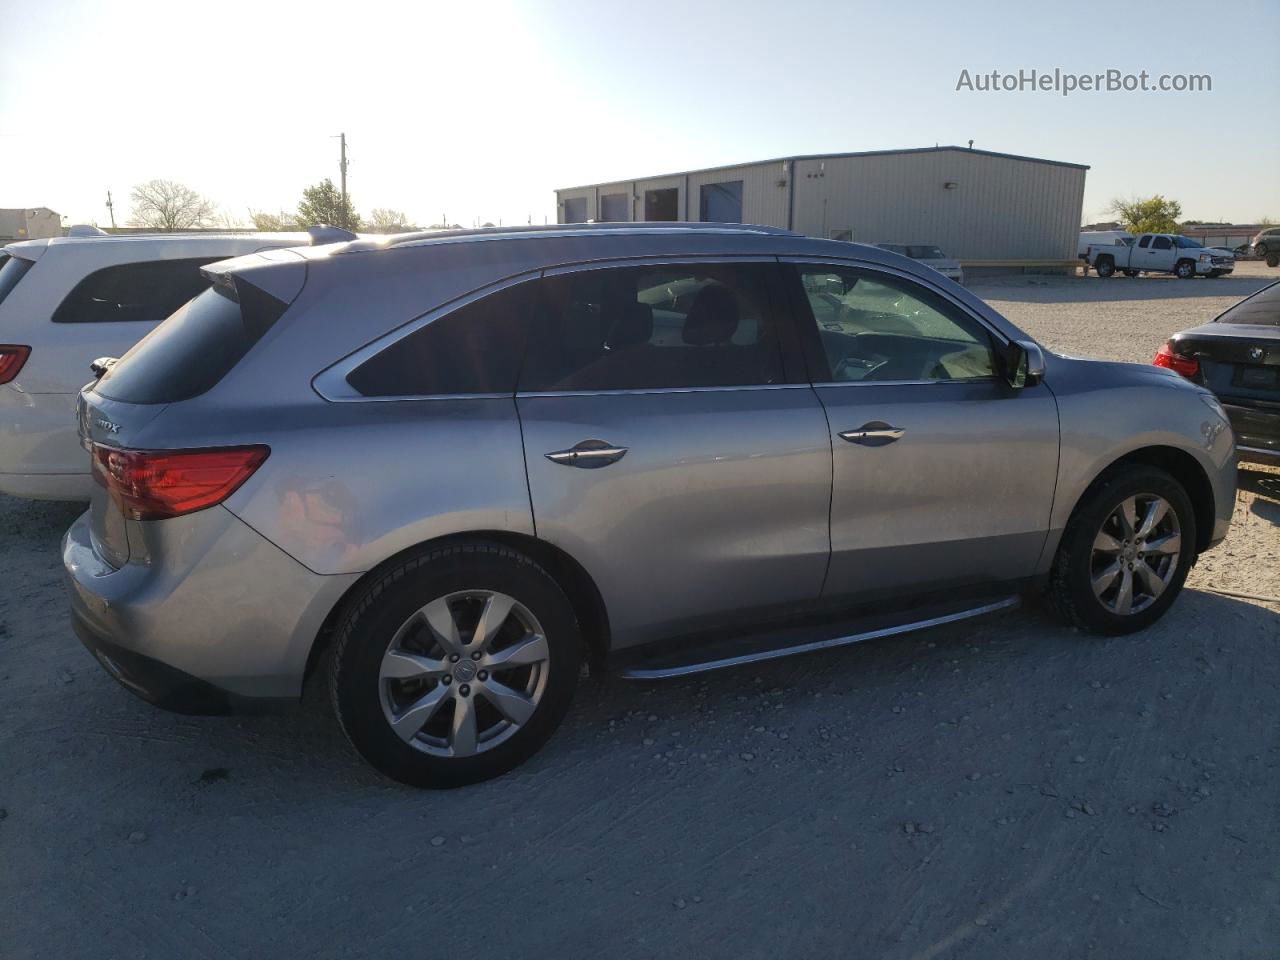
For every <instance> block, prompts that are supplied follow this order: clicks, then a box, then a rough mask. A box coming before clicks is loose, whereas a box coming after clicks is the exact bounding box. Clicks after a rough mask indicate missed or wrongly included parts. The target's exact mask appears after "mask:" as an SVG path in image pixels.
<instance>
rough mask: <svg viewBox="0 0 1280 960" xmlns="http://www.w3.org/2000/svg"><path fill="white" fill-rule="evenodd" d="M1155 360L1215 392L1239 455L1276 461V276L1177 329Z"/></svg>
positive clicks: (1279, 356)
mask: <svg viewBox="0 0 1280 960" xmlns="http://www.w3.org/2000/svg"><path fill="white" fill-rule="evenodd" d="M1154 362H1155V364H1156V366H1158V367H1168V368H1169V369H1170V370H1173V371H1175V372H1177V373H1180V374H1182V375H1183V376H1184V377H1186V378H1187V379H1189V380H1192V381H1194V382H1195V383H1198V384H1200V385H1201V386H1204V387H1207V388H1208V389H1210V390H1212V391H1213V392H1214V393H1215V394H1216V395H1217V397H1218V399H1219V400H1220V401H1221V403H1222V406H1223V407H1224V408H1226V411H1227V416H1228V417H1230V418H1231V428H1232V429H1233V430H1234V431H1235V434H1236V452H1237V454H1239V457H1240V459H1241V460H1246V461H1251V462H1253V463H1273V464H1280V281H1277V282H1275V283H1273V284H1271V285H1270V286H1267V287H1263V288H1262V289H1261V290H1259V291H1258V292H1257V293H1255V294H1254V295H1253V296H1251V297H1246V298H1245V299H1243V300H1241V301H1240V302H1239V303H1237V304H1236V305H1235V306H1233V307H1231V308H1230V309H1228V310H1227V311H1226V312H1225V313H1223V314H1222V315H1221V316H1219V317H1217V318H1216V319H1214V320H1213V321H1212V322H1211V323H1206V324H1203V325H1201V326H1199V327H1192V328H1191V329H1190V330H1183V331H1182V332H1181V333H1175V334H1174V335H1173V336H1172V337H1171V338H1169V341H1168V342H1167V343H1166V344H1165V345H1164V346H1163V347H1161V348H1160V350H1159V352H1158V353H1157V354H1156V358H1155V361H1154Z"/></svg>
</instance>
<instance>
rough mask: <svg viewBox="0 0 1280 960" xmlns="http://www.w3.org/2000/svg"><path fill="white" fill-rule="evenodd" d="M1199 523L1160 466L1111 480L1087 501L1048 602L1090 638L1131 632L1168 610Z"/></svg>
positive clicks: (1071, 528) (1062, 549)
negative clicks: (1085, 631) (1095, 634)
mask: <svg viewBox="0 0 1280 960" xmlns="http://www.w3.org/2000/svg"><path fill="white" fill-rule="evenodd" d="M1195 544H1196V520H1195V512H1194V511H1193V510H1192V507H1191V499H1190V497H1188V496H1187V492H1186V490H1185V489H1184V488H1183V486H1182V484H1180V483H1179V482H1178V481H1177V480H1176V479H1174V478H1173V477H1172V476H1171V475H1170V474H1168V473H1166V472H1165V471H1163V470H1159V469H1157V468H1155V467H1143V466H1134V467H1128V468H1124V469H1122V470H1118V471H1116V472H1114V473H1112V474H1111V475H1110V476H1109V477H1106V478H1105V479H1103V480H1101V481H1100V482H1098V483H1097V484H1095V486H1094V487H1093V488H1092V489H1091V490H1090V491H1089V492H1088V493H1086V495H1085V496H1084V498H1083V499H1082V500H1081V502H1080V503H1079V504H1078V505H1077V507H1076V510H1075V513H1074V514H1073V515H1072V517H1071V520H1070V521H1069V522H1068V524H1067V529H1066V530H1065V531H1064V533H1063V535H1062V542H1061V543H1060V544H1059V546H1058V553H1057V556H1056V557H1055V558H1054V562H1053V570H1052V573H1051V575H1050V582H1049V590H1048V596H1049V601H1050V603H1051V605H1052V606H1053V608H1054V609H1055V610H1056V612H1057V613H1058V614H1059V616H1060V617H1061V618H1062V619H1063V620H1065V621H1066V622H1067V623H1069V624H1072V625H1074V626H1077V627H1080V628H1081V629H1083V630H1088V631H1090V632H1091V633H1099V634H1105V635H1119V634H1125V633H1133V632H1134V631H1136V630H1142V629H1144V628H1145V627H1148V626H1150V625H1151V624H1153V623H1155V622H1156V621H1157V620H1158V619H1160V617H1161V616H1163V614H1164V612H1165V611H1166V610H1168V609H1169V606H1170V605H1171V604H1172V603H1173V601H1174V599H1175V598H1176V597H1177V596H1178V593H1179V592H1180V591H1181V590H1182V585H1183V583H1184V582H1185V581H1186V578H1187V573H1188V571H1189V570H1190V568H1191V564H1192V562H1193V561H1194V559H1195Z"/></svg>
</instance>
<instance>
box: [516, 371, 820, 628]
mask: <svg viewBox="0 0 1280 960" xmlns="http://www.w3.org/2000/svg"><path fill="white" fill-rule="evenodd" d="M516 403H517V407H518V409H519V413H520V420H521V424H522V427H523V431H524V445H525V458H526V463H527V465H528V473H529V492H530V496H531V498H532V502H533V514H534V524H535V527H536V529H537V535H538V536H539V537H540V538H541V539H543V540H547V541H549V542H551V543H553V544H555V545H557V546H559V547H561V548H563V549H564V550H566V551H567V552H568V553H569V554H570V555H572V556H573V557H575V558H576V559H577V560H578V561H579V562H580V563H581V564H582V565H583V566H584V567H585V568H586V570H587V571H588V572H589V573H590V574H591V576H592V577H593V578H594V579H595V582H596V584H597V586H598V587H599V588H600V592H601V594H602V595H603V598H604V602H605V605H606V607H607V608H608V611H609V619H610V625H611V628H612V634H613V646H614V648H615V649H620V648H622V647H627V646H632V645H634V644H636V643H641V642H645V641H647V640H653V639H658V638H661V637H663V636H670V635H675V634H678V633H683V632H688V631H692V630H696V629H703V628H709V627H715V626H721V625H725V624H727V623H728V622H729V621H730V620H733V621H740V620H741V619H743V618H744V617H745V616H747V615H749V611H753V610H761V609H764V608H770V607H777V606H782V605H787V604H794V603H803V602H806V601H812V600H815V599H817V597H818V595H819V593H820V591H821V588H822V579H823V573H824V571H825V570H826V566H827V559H828V555H829V539H828V510H829V507H830V493H831V445H830V439H829V432H828V427H827V421H826V417H825V416H824V415H823V411H822V407H821V405H820V404H819V403H818V400H817V398H816V396H815V395H814V392H813V390H812V389H811V388H810V387H808V386H807V385H801V386H783V387H774V388H757V389H753V388H742V389H730V390H687V391H658V392H647V393H646V392H635V393H631V392H627V393H597V394H589V395H570V394H565V395H543V396H518V397H517V400H516ZM583 440H599V441H603V442H604V443H605V444H608V445H610V446H612V447H614V448H625V450H626V452H625V454H623V455H622V456H621V458H620V459H612V458H611V457H606V459H610V460H611V462H609V463H607V464H606V465H604V466H599V467H593V468H590V469H583V466H585V464H583V465H580V466H574V465H571V464H569V463H565V462H554V461H552V460H549V459H548V458H547V456H546V454H548V453H554V452H557V451H564V450H568V449H570V448H572V447H574V446H575V445H576V444H578V443H580V442H581V441H583Z"/></svg>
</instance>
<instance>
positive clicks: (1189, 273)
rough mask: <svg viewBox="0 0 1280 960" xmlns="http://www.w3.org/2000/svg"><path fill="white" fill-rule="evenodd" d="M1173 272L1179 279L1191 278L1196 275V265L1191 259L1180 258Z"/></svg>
mask: <svg viewBox="0 0 1280 960" xmlns="http://www.w3.org/2000/svg"><path fill="white" fill-rule="evenodd" d="M1173 272H1174V273H1175V274H1177V276H1178V279H1179V280H1190V279H1192V278H1193V277H1194V276H1195V275H1196V265H1195V264H1194V263H1192V262H1191V261H1190V260H1179V261H1178V263H1177V265H1176V266H1175V267H1174V268H1173Z"/></svg>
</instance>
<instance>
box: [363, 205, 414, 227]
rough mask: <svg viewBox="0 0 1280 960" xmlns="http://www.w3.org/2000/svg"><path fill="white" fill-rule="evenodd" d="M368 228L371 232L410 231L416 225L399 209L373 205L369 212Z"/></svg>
mask: <svg viewBox="0 0 1280 960" xmlns="http://www.w3.org/2000/svg"><path fill="white" fill-rule="evenodd" d="M368 229H369V231H370V232H371V233H411V232H412V231H414V230H417V229H418V227H417V226H416V225H414V224H412V223H410V222H409V218H408V217H406V216H405V215H404V214H403V213H402V212H401V211H399V210H392V209H390V208H388V207H374V208H373V211H372V212H371V213H370V214H369V223H368Z"/></svg>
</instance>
